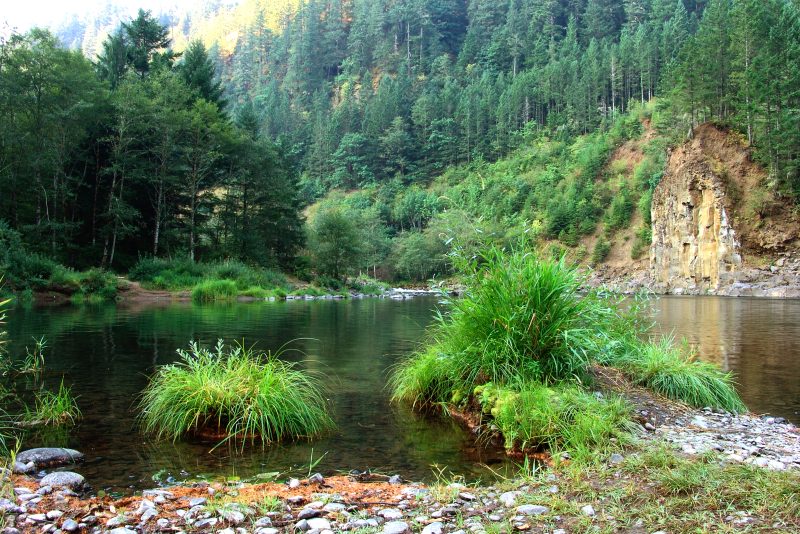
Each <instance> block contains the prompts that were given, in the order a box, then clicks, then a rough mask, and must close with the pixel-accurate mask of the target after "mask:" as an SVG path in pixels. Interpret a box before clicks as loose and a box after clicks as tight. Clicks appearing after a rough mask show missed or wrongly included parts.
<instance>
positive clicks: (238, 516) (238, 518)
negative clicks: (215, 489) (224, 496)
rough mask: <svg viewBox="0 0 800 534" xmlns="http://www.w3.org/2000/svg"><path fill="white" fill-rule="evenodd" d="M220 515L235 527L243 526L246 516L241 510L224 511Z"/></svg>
mask: <svg viewBox="0 0 800 534" xmlns="http://www.w3.org/2000/svg"><path fill="white" fill-rule="evenodd" d="M219 515H220V517H222V519H224V520H225V521H227V522H228V523H231V524H233V525H241V524H242V523H243V522H244V514H243V513H242V512H240V511H239V510H222V511H221V512H220V513H219Z"/></svg>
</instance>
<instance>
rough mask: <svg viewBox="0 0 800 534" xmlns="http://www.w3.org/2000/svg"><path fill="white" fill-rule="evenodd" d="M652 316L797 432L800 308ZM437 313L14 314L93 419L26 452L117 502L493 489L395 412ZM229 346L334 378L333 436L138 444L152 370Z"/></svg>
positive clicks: (206, 309) (686, 305) (429, 306)
mask: <svg viewBox="0 0 800 534" xmlns="http://www.w3.org/2000/svg"><path fill="white" fill-rule="evenodd" d="M652 305H653V307H654V312H655V315H654V317H655V320H656V322H657V330H659V331H663V332H674V333H675V334H676V336H677V337H685V338H686V339H687V340H688V341H689V342H690V343H692V344H694V345H696V346H697V347H698V350H699V352H700V355H701V357H702V358H705V359H708V360H710V361H714V362H716V363H719V364H721V365H722V366H723V367H724V368H725V369H727V370H731V371H733V372H734V373H735V374H736V377H737V381H738V383H739V384H740V391H741V394H742V396H743V398H744V399H745V402H747V404H748V406H749V407H750V408H751V409H752V410H754V411H756V412H770V413H773V414H775V415H780V416H784V417H787V418H789V419H792V420H794V421H795V422H798V421H800V415H798V412H800V321H799V320H798V319H800V301H791V300H765V299H760V300H756V299H738V300H736V299H725V298H716V297H668V298H661V299H658V300H655V301H653V303H652ZM436 307H437V301H436V300H435V299H429V298H424V299H413V300H406V301H394V300H382V299H365V300H354V301H345V302H337V301H310V302H308V301H291V302H275V303H238V304H227V305H202V306H200V305H195V304H191V303H176V304H164V305H156V304H148V305H117V306H114V305H109V306H100V307H94V306H86V307H71V306H68V307H57V308H46V307H45V308H41V307H39V308H32V309H25V308H17V309H15V310H13V311H12V313H11V314H10V316H9V321H8V325H7V326H8V330H9V335H10V339H11V351H12V354H13V355H15V356H16V357H20V356H21V355H22V354H24V347H25V345H31V344H32V342H33V338H34V337H41V336H44V337H45V338H46V339H47V343H48V349H47V351H46V369H47V372H46V375H45V377H44V380H45V382H46V383H47V385H48V386H50V387H56V388H57V387H58V383H59V381H60V380H61V378H62V376H63V377H64V381H65V383H66V384H68V385H71V386H72V391H73V393H74V394H75V395H77V396H78V404H79V406H80V408H81V411H82V413H83V418H82V419H81V422H80V424H79V425H78V426H77V427H76V428H75V429H73V430H72V431H71V432H70V433H68V434H64V433H54V434H50V435H37V436H30V437H29V438H28V439H27V442H26V443H24V444H23V445H24V446H25V447H27V446H36V445H56V446H71V447H74V448H77V449H79V450H81V451H83V452H84V453H86V455H87V462H86V464H85V465H84V466H82V467H81V468H80V472H81V473H82V474H84V476H86V478H87V480H88V481H89V482H90V483H91V484H92V485H93V486H94V487H95V488H98V489H99V488H103V489H106V490H110V491H117V492H126V491H130V490H131V489H141V488H144V487H150V486H153V485H154V484H155V483H156V482H157V481H167V480H169V481H172V480H184V479H192V478H198V477H200V478H202V477H207V478H217V477H221V476H226V477H241V478H248V477H253V476H254V475H257V474H259V473H267V472H281V473H288V472H296V473H301V472H303V471H307V470H308V468H309V464H311V463H314V462H317V460H318V459H320V458H321V460H319V463H318V464H317V465H316V467H315V469H316V470H320V471H322V472H326V473H332V472H336V471H349V470H350V469H367V468H370V469H372V470H373V471H375V472H381V473H385V474H394V473H399V474H401V475H402V476H404V477H406V478H408V479H415V480H417V479H421V480H425V479H431V478H432V476H433V474H434V473H435V472H436V470H437V469H440V468H447V469H448V470H450V471H452V472H453V473H457V474H462V475H465V476H466V477H467V478H470V479H474V478H477V477H481V476H487V475H488V474H490V473H491V471H490V470H495V471H496V470H502V469H503V468H505V467H508V462H506V461H505V460H504V459H503V457H502V454H500V453H498V451H495V450H491V449H485V448H482V447H481V446H480V445H476V444H475V440H474V439H473V438H472V437H471V436H469V435H467V433H466V432H464V431H463V430H462V429H461V428H459V427H458V426H457V425H455V424H454V423H452V422H450V421H447V420H446V419H443V418H437V417H433V418H430V417H421V416H419V415H416V414H414V413H411V412H410V411H409V410H408V409H406V408H404V407H398V406H393V405H391V404H390V403H389V400H388V395H389V392H388V391H387V389H386V379H387V375H388V373H389V371H390V369H391V367H392V365H394V364H395V363H396V362H397V361H398V360H399V359H400V358H402V357H404V356H405V355H407V354H408V353H409V352H411V351H413V350H414V348H415V347H416V346H417V345H418V344H419V343H420V342H421V340H422V339H423V337H424V330H425V327H426V326H427V325H428V324H429V323H430V322H431V321H432V319H433V311H434V309H435V308H436ZM218 338H224V339H225V340H226V341H229V342H232V341H234V340H240V341H241V340H243V341H244V342H245V343H246V344H248V345H251V344H255V345H256V346H257V347H259V348H262V349H275V348H277V347H280V346H282V345H284V344H285V343H290V342H291V346H292V347H294V348H297V349H300V350H301V351H302V353H303V354H299V353H289V354H288V355H287V356H288V357H290V358H293V359H295V360H297V361H298V362H300V365H301V366H303V367H305V368H307V369H311V370H314V371H316V372H318V373H320V374H321V375H322V376H324V377H325V382H326V385H327V386H328V396H329V398H330V399H331V403H332V406H333V410H334V418H335V420H336V423H337V428H336V430H335V431H334V432H332V433H331V434H330V435H327V436H324V437H322V438H319V439H317V440H315V441H313V442H311V443H296V444H285V445H278V446H272V447H269V448H267V449H262V448H261V447H259V446H256V447H247V448H245V450H244V451H243V452H241V451H237V450H235V449H231V448H228V447H219V448H217V449H216V450H214V451H213V452H209V450H210V449H211V448H212V446H213V444H211V443H189V442H178V443H174V444H173V443H153V442H152V441H151V440H149V439H147V438H146V437H145V436H143V435H141V434H140V433H139V431H138V429H137V422H136V402H137V398H138V395H139V394H140V393H141V391H142V389H143V388H144V387H145V385H146V383H147V379H148V378H147V377H148V376H149V375H150V374H151V373H152V371H153V369H154V367H155V366H157V365H162V364H165V363H169V362H171V361H174V360H175V358H176V355H175V350H176V349H177V348H180V347H185V346H186V345H187V343H188V341H189V340H197V341H200V342H202V343H209V344H210V343H214V342H215V341H216V340H217V339H218ZM293 340H294V341H293ZM434 466H437V467H434ZM486 466H489V468H488V469H487V467H486ZM154 477H155V479H154Z"/></svg>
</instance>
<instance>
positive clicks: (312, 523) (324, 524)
mask: <svg viewBox="0 0 800 534" xmlns="http://www.w3.org/2000/svg"><path fill="white" fill-rule="evenodd" d="M308 527H309V528H310V529H312V530H314V529H316V530H330V528H331V522H330V521H328V520H327V519H325V518H324V517H314V518H311V519H309V520H308Z"/></svg>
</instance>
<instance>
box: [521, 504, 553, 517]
mask: <svg viewBox="0 0 800 534" xmlns="http://www.w3.org/2000/svg"><path fill="white" fill-rule="evenodd" d="M549 511H550V508H548V507H547V506H540V505H538V504H523V505H522V506H517V513H518V514H521V515H542V514H546V513H547V512H549Z"/></svg>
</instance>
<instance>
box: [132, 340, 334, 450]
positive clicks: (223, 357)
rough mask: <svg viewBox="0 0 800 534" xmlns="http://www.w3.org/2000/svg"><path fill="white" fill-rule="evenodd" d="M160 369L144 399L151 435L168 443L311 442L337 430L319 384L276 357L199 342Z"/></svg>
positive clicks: (143, 417)
mask: <svg viewBox="0 0 800 534" xmlns="http://www.w3.org/2000/svg"><path fill="white" fill-rule="evenodd" d="M178 353H179V355H180V358H181V360H180V362H178V363H175V364H171V365H165V366H163V367H161V368H160V369H158V371H157V372H156V374H155V375H154V376H153V378H152V380H151V381H150V384H149V385H148V386H147V388H146V389H145V391H144V393H143V396H142V400H141V404H140V407H141V410H142V414H141V420H142V424H143V427H144V429H145V431H147V432H148V433H151V434H154V435H155V436H157V437H158V438H161V439H172V440H177V439H178V438H180V437H181V436H183V435H185V434H198V433H199V434H203V433H204V432H210V433H211V434H212V435H220V436H222V437H223V438H225V439H240V440H242V444H243V445H244V442H245V440H247V439H250V440H260V441H261V442H262V444H267V443H271V442H273V441H277V440H281V439H296V438H306V437H311V436H314V435H316V434H319V433H320V432H322V431H324V430H326V429H328V428H330V427H331V426H332V425H333V421H332V420H331V418H330V416H329V415H328V414H327V411H326V408H327V402H326V400H325V398H324V397H323V396H322V394H321V393H320V391H319V388H318V386H317V383H316V381H315V380H313V379H312V378H311V377H309V376H308V375H307V374H305V373H303V372H301V371H299V370H297V369H295V367H294V365H293V364H290V363H286V362H283V361H281V360H280V359H278V357H277V356H278V355H275V354H272V353H258V352H255V351H253V350H251V349H246V348H244V347H242V346H235V347H230V348H228V347H226V346H225V345H224V344H223V343H222V342H219V343H218V344H217V346H216V348H214V349H213V350H210V349H207V348H203V347H201V346H199V345H197V344H196V343H192V344H191V345H190V348H189V350H188V351H185V350H179V351H178Z"/></svg>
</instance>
